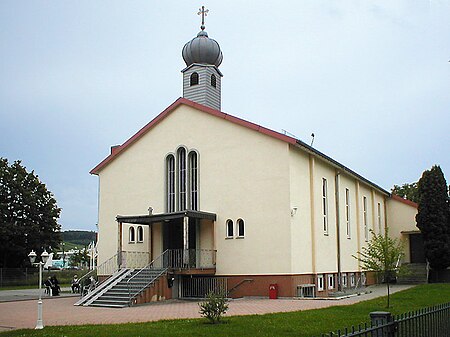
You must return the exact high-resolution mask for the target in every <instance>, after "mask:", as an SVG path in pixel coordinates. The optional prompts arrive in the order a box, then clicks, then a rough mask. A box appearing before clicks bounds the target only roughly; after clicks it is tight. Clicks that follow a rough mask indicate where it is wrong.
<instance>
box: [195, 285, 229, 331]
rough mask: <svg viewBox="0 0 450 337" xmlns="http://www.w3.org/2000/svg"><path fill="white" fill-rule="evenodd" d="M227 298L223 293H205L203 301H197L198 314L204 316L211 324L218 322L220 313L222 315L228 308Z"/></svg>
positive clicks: (220, 316)
mask: <svg viewBox="0 0 450 337" xmlns="http://www.w3.org/2000/svg"><path fill="white" fill-rule="evenodd" d="M227 302H228V300H227V298H226V297H225V294H224V293H223V292H222V293H219V294H216V293H214V292H213V291H210V292H209V293H208V294H207V295H206V299H205V301H204V302H201V303H199V306H200V314H201V315H202V316H203V317H206V318H207V319H208V320H209V321H210V322H211V323H212V324H217V323H220V319H221V318H222V315H224V314H225V313H226V312H227V310H228V303H227Z"/></svg>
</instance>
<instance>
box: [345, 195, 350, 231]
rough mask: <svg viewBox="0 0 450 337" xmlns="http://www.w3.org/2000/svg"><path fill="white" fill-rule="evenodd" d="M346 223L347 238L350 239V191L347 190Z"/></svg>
mask: <svg viewBox="0 0 450 337" xmlns="http://www.w3.org/2000/svg"><path fill="white" fill-rule="evenodd" d="M345 223H346V228H347V238H348V239H350V237H351V236H350V233H351V230H350V190H349V189H348V188H346V189H345Z"/></svg>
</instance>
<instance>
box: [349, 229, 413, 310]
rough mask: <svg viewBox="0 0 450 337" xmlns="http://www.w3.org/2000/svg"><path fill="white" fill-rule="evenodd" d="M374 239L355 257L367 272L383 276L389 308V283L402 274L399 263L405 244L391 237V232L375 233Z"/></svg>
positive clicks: (373, 234)
mask: <svg viewBox="0 0 450 337" xmlns="http://www.w3.org/2000/svg"><path fill="white" fill-rule="evenodd" d="M371 233H372V239H371V240H370V241H369V243H368V244H367V247H363V248H362V250H361V251H360V252H357V255H356V256H355V255H353V257H354V258H355V259H357V260H358V261H359V262H360V263H361V267H362V269H363V270H365V271H373V272H376V273H377V274H378V275H381V276H383V278H384V281H385V282H386V286H387V308H389V304H390V303H389V300H390V298H389V297H390V292H389V282H390V281H391V280H393V279H395V277H396V274H397V273H399V272H400V269H401V266H399V262H400V260H401V259H402V257H403V255H404V243H403V241H401V240H398V239H392V238H390V237H389V230H388V228H386V231H385V233H384V235H383V234H375V233H374V232H373V231H371Z"/></svg>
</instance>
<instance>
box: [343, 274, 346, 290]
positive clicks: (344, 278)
mask: <svg viewBox="0 0 450 337" xmlns="http://www.w3.org/2000/svg"><path fill="white" fill-rule="evenodd" d="M342 286H343V287H344V288H347V274H346V273H343V274H342Z"/></svg>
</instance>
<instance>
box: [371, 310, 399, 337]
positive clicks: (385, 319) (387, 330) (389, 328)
mask: <svg viewBox="0 0 450 337" xmlns="http://www.w3.org/2000/svg"><path fill="white" fill-rule="evenodd" d="M369 315H370V321H371V322H372V325H373V326H374V327H379V328H378V329H376V330H375V331H373V332H372V337H394V332H395V328H394V325H391V324H389V323H391V322H392V315H391V313H390V312H386V311H374V312H371V313H370V314H369Z"/></svg>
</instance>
